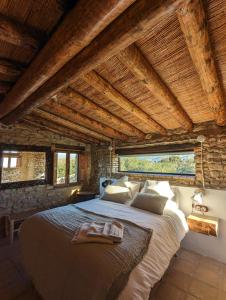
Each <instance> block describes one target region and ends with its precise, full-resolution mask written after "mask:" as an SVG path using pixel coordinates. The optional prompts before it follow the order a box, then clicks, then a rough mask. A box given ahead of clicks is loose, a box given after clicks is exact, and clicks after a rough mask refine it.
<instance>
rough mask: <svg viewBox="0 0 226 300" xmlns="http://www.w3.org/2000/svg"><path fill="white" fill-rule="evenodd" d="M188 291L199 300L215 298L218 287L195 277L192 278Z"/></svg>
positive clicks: (214, 299) (212, 299)
mask: <svg viewBox="0 0 226 300" xmlns="http://www.w3.org/2000/svg"><path fill="white" fill-rule="evenodd" d="M189 291H190V294H191V295H193V296H195V297H198V298H200V299H201V300H216V299H217V296H218V289H216V288H214V287H212V286H210V285H208V284H206V283H204V282H202V281H200V280H197V279H193V281H192V283H191V287H190V289H189Z"/></svg>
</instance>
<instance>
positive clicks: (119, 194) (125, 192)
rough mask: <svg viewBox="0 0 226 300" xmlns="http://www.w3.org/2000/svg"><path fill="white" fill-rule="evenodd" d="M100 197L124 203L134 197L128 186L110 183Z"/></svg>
mask: <svg viewBox="0 0 226 300" xmlns="http://www.w3.org/2000/svg"><path fill="white" fill-rule="evenodd" d="M100 199H102V200H106V201H112V202H117V203H122V204H124V203H126V202H128V201H131V200H132V199H133V197H132V193H131V190H130V189H129V188H127V187H122V186H115V185H108V186H107V187H106V189H105V190H104V192H103V195H102V196H101V197H100Z"/></svg>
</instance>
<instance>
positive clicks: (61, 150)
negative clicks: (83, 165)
mask: <svg viewBox="0 0 226 300" xmlns="http://www.w3.org/2000/svg"><path fill="white" fill-rule="evenodd" d="M57 153H66V174H65V183H57ZM70 154H77V180H76V182H71V183H70V181H69V176H70ZM53 174H54V176H53V185H54V186H55V187H69V186H75V185H78V183H79V151H78V150H73V148H72V150H71V149H55V150H54V164H53Z"/></svg>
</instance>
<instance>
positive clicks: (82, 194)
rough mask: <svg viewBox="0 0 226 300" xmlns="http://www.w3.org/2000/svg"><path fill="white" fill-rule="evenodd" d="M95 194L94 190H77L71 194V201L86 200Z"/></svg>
mask: <svg viewBox="0 0 226 300" xmlns="http://www.w3.org/2000/svg"><path fill="white" fill-rule="evenodd" d="M95 196H96V193H94V192H88V191H87V192H86V191H82V192H77V193H75V194H74V195H72V196H71V202H72V203H78V202H83V201H88V200H92V199H94V198H95Z"/></svg>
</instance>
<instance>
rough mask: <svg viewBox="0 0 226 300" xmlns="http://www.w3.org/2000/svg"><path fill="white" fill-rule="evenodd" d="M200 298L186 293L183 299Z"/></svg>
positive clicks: (193, 299) (192, 299)
mask: <svg viewBox="0 0 226 300" xmlns="http://www.w3.org/2000/svg"><path fill="white" fill-rule="evenodd" d="M199 299H200V298H197V297H195V296H192V295H190V294H187V295H186V297H185V300H199Z"/></svg>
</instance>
